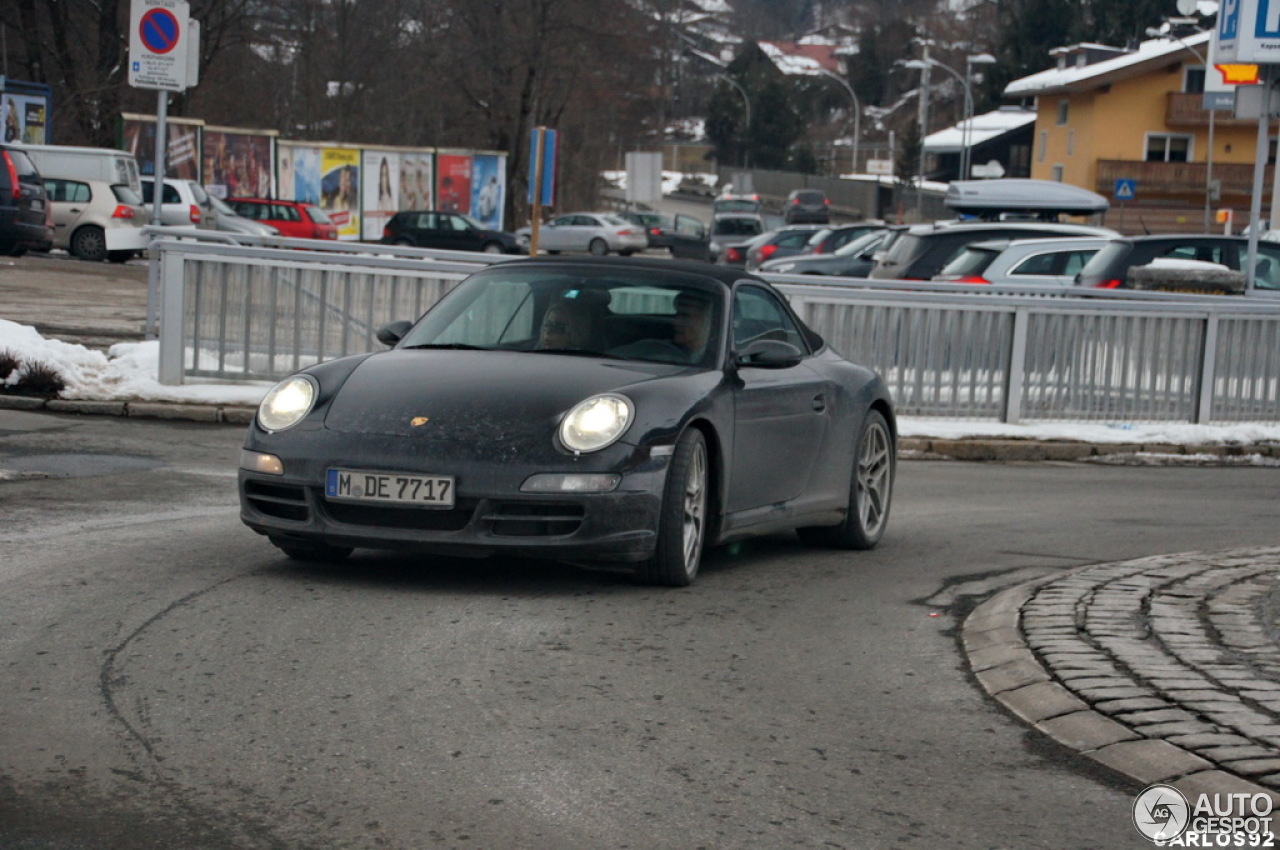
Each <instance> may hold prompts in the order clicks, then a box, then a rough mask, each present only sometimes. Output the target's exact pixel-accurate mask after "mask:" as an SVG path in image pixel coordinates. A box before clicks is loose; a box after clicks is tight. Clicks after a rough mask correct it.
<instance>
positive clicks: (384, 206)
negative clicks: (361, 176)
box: [360, 150, 401, 241]
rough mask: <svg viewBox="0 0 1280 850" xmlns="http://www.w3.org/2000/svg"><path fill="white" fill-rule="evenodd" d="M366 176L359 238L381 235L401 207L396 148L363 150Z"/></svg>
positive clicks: (368, 239) (375, 237) (373, 237)
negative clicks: (393, 149)
mask: <svg viewBox="0 0 1280 850" xmlns="http://www.w3.org/2000/svg"><path fill="white" fill-rule="evenodd" d="M363 171H364V173H365V175H366V179H365V181H364V187H363V189H362V191H361V195H362V198H361V208H362V210H363V213H362V215H361V220H360V238H361V239H364V240H365V241H372V240H376V239H381V238H382V228H383V227H385V226H386V225H387V222H389V221H390V220H391V216H393V215H395V213H396V210H398V209H400V207H399V203H400V199H399V194H400V190H399V187H400V185H401V184H400V154H399V153H397V152H395V151H376V150H366V151H364V169H363Z"/></svg>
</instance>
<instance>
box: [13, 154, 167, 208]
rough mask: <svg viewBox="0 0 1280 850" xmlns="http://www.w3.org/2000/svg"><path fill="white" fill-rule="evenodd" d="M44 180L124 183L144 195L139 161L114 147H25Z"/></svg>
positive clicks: (136, 192)
mask: <svg viewBox="0 0 1280 850" xmlns="http://www.w3.org/2000/svg"><path fill="white" fill-rule="evenodd" d="M21 147H22V150H24V151H26V152H27V156H29V157H31V161H32V162H34V163H35V164H36V168H38V169H40V176H41V177H57V178H60V179H63V180H102V181H104V182H106V183H113V184H116V185H119V184H124V185H125V186H128V187H129V188H130V189H132V190H133V191H134V193H135V194H137V195H139V196H140V195H141V194H142V180H141V178H140V176H139V172H138V160H137V159H135V158H134V156H133V154H131V153H128V152H127V151H121V150H115V149H114V148H78V147H69V146H66V145H22V146H21Z"/></svg>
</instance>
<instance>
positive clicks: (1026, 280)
mask: <svg viewBox="0 0 1280 850" xmlns="http://www.w3.org/2000/svg"><path fill="white" fill-rule="evenodd" d="M1107 241H1108V240H1106V239H1103V238H1101V237H1096V238H1095V237H1091V236H1072V237H1069V238H1067V239H1061V238H1059V239H1016V240H1015V239H992V240H988V241H986V242H974V243H972V244H971V245H968V246H966V247H965V249H964V250H963V251H961V252H960V253H959V254H957V255H956V258H955V259H954V260H952V261H951V262H949V263H947V264H946V265H945V266H943V268H942V271H940V272H938V273H937V274H936V275H934V276H933V279H934V280H941V281H948V282H951V283H994V284H1040V285H1046V284H1049V285H1054V286H1071V285H1072V284H1073V283H1074V282H1075V277H1076V274H1078V273H1079V272H1080V270H1081V269H1083V268H1084V265H1085V263H1087V262H1088V261H1089V259H1090V258H1091V257H1092V256H1093V255H1094V254H1096V253H1098V249H1099V248H1101V247H1102V246H1103V245H1106V244H1107Z"/></svg>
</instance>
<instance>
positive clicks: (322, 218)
mask: <svg viewBox="0 0 1280 850" xmlns="http://www.w3.org/2000/svg"><path fill="white" fill-rule="evenodd" d="M306 210H307V214H308V215H310V216H311V220H312V221H314V222H315V223H316V224H333V222H332V221H331V220H330V219H329V216H327V215H325V212H324V210H322V209H320V208H319V207H313V206H311V205H310V204H307V205H306Z"/></svg>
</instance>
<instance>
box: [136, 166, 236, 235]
mask: <svg viewBox="0 0 1280 850" xmlns="http://www.w3.org/2000/svg"><path fill="white" fill-rule="evenodd" d="M212 200H213V198H212V197H211V196H210V195H209V193H208V192H206V191H205V190H204V187H203V186H201V185H200V184H199V183H197V182H196V181H194V180H179V179H177V178H173V177H166V178H165V179H164V194H163V195H162V196H161V198H160V223H161V224H162V225H164V226H165V227H194V228H198V229H200V230H215V229H217V224H218V222H217V218H218V213H217V211H216V210H215V209H214V207H213V204H212V203H211V202H212ZM142 201H143V204H144V206H146V208H147V221H148V222H150V221H152V220H153V219H154V215H153V210H154V208H155V178H154V177H143V178H142Z"/></svg>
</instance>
